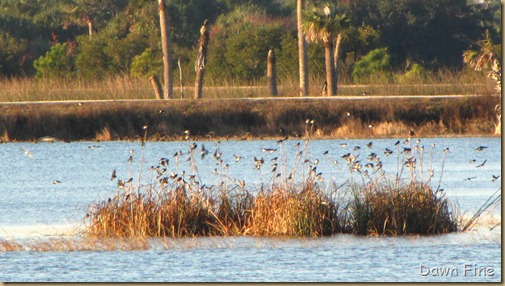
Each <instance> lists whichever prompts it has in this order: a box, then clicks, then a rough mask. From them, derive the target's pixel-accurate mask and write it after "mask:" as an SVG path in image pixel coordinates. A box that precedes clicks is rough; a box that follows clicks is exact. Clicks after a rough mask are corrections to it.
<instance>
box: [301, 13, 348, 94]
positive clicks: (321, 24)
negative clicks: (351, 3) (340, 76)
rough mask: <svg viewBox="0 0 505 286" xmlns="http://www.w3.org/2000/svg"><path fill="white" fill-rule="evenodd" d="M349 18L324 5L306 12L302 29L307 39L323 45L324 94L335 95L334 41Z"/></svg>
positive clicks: (346, 24)
mask: <svg viewBox="0 0 505 286" xmlns="http://www.w3.org/2000/svg"><path fill="white" fill-rule="evenodd" d="M348 23H349V20H348V18H347V17H346V15H345V14H341V15H338V14H337V13H335V12H334V11H332V9H331V8H330V7H329V6H328V5H326V6H325V7H324V9H318V8H316V7H312V9H311V10H309V11H308V12H307V14H306V17H305V20H304V24H303V30H304V31H305V34H306V37H307V40H309V41H311V42H321V43H323V45H324V55H325V57H324V58H325V70H326V88H327V90H326V95H328V96H329V95H336V91H337V86H336V80H335V78H336V77H335V66H336V63H335V61H334V60H335V54H334V43H335V42H336V39H337V35H338V34H339V33H341V32H342V31H343V29H344V28H345V27H347V26H348Z"/></svg>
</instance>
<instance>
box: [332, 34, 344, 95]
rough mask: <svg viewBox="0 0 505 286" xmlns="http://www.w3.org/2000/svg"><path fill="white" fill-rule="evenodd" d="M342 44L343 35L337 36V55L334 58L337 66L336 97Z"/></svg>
mask: <svg viewBox="0 0 505 286" xmlns="http://www.w3.org/2000/svg"><path fill="white" fill-rule="evenodd" d="M341 43H342V33H339V34H338V36H337V41H336V43H335V54H334V56H333V61H334V64H335V95H337V94H338V75H339V73H340V61H339V59H340V45H341Z"/></svg>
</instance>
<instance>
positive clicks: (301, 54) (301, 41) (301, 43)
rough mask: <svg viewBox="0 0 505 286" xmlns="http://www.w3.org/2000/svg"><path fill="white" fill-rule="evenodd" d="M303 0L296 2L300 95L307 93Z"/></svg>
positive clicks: (307, 79) (307, 69) (306, 56)
mask: <svg viewBox="0 0 505 286" xmlns="http://www.w3.org/2000/svg"><path fill="white" fill-rule="evenodd" d="M304 6H305V1H304V0H297V2H296V20H297V22H296V25H297V29H298V66H299V74H300V96H307V95H309V56H308V53H307V41H306V40H305V36H304V35H303V28H302V26H303V8H304Z"/></svg>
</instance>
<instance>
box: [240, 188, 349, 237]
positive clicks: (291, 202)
mask: <svg viewBox="0 0 505 286" xmlns="http://www.w3.org/2000/svg"><path fill="white" fill-rule="evenodd" d="M338 207H339V206H338V203H337V202H336V201H335V200H333V198H331V197H330V196H328V195H327V194H326V193H325V192H324V191H322V190H321V189H320V188H319V187H318V185H317V184H310V185H308V184H302V186H301V189H291V190H286V189H284V188H282V187H274V188H273V189H272V190H269V191H261V192H260V193H259V194H258V195H257V196H256V200H255V204H254V207H253V209H252V210H251V213H252V214H251V226H250V233H252V234H255V235H266V236H272V235H290V236H321V235H331V234H334V233H337V232H342V231H343V228H342V226H341V222H340V218H339V208H338Z"/></svg>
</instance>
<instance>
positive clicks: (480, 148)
mask: <svg viewBox="0 0 505 286" xmlns="http://www.w3.org/2000/svg"><path fill="white" fill-rule="evenodd" d="M486 148H487V146H479V147H477V148H475V151H482V150H484V149H486Z"/></svg>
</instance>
